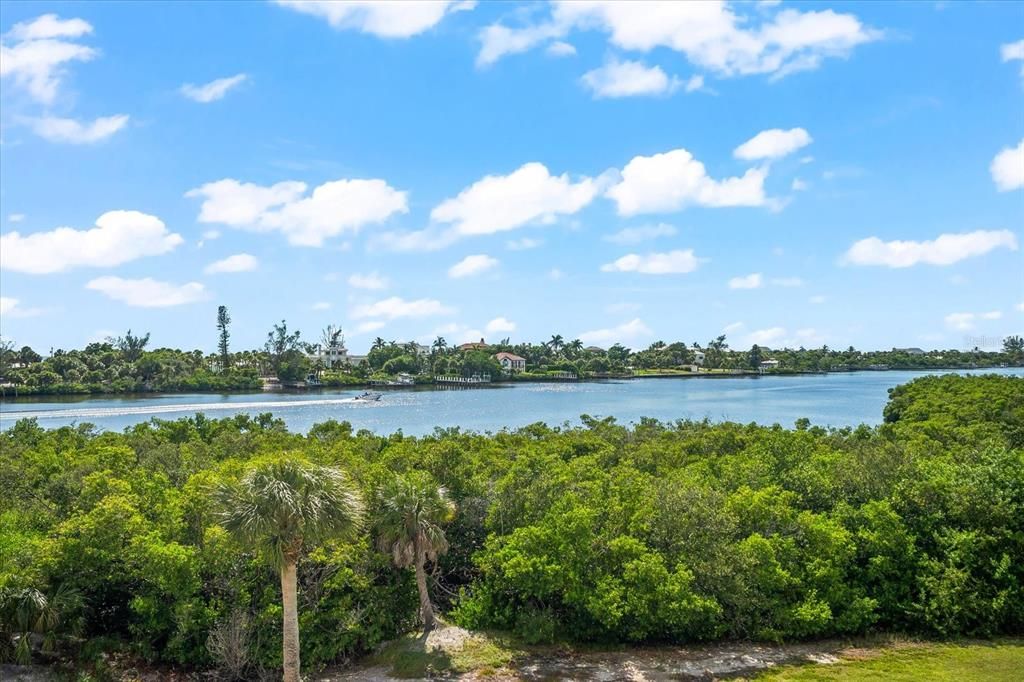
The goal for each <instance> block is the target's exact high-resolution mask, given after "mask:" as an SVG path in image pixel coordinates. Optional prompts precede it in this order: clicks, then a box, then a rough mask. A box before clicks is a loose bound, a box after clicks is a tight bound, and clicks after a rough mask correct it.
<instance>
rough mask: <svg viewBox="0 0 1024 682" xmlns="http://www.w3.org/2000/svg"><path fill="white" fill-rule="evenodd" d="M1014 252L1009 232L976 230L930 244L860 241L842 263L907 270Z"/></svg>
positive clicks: (940, 237) (944, 237)
mask: <svg viewBox="0 0 1024 682" xmlns="http://www.w3.org/2000/svg"><path fill="white" fill-rule="evenodd" d="M998 248H1008V249H1010V250H1011V251H1016V250H1017V237H1015V236H1014V234H1013V233H1012V232H1010V231H1009V230H977V231H975V232H964V233H960V234H942V235H939V236H938V237H937V238H935V239H933V240H929V241H921V242H915V241H891V242H883V241H882V240H881V239H879V238H878V237H868V238H867V239H861V240H860V241H858V242H856V243H854V245H853V246H851V247H850V249H849V251H847V252H846V255H845V256H844V257H843V262H845V263H851V264H853V265H885V266H888V267H890V268H908V267H911V266H914V265H917V264H919V263H926V264H928V265H951V264H953V263H956V262H959V261H962V260H964V259H965V258H972V257H974V256H980V255H982V254H986V253H988V252H989V251H992V250H993V249H998Z"/></svg>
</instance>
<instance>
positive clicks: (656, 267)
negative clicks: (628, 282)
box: [601, 249, 703, 275]
mask: <svg viewBox="0 0 1024 682" xmlns="http://www.w3.org/2000/svg"><path fill="white" fill-rule="evenodd" d="M702 260H703V259H701V258H697V257H696V256H695V255H693V249H685V250H683V249H677V250H674V251H669V252H667V253H648V254H644V255H639V254H635V253H630V254H627V255H625V256H623V257H621V258H618V259H616V260H615V261H613V262H611V263H605V264H604V265H602V266H601V270H602V271H603V272H638V273H641V274H644V275H674V274H683V273H687V272H693V271H694V270H696V269H697V268H698V267H699V266H700V264H701V262H702Z"/></svg>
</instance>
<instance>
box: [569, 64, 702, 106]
mask: <svg viewBox="0 0 1024 682" xmlns="http://www.w3.org/2000/svg"><path fill="white" fill-rule="evenodd" d="M580 80H581V82H582V83H583V85H584V86H586V88H587V89H588V90H590V91H591V92H592V93H593V95H594V97H597V98H617V97H635V96H638V95H667V94H670V93H672V92H674V91H675V90H677V89H678V88H679V87H680V86H681V85H682V82H681V81H680V80H679V79H678V78H676V77H675V76H672V77H669V76H668V75H667V74H666V73H665V72H664V71H663V70H662V68H661V67H660V66H647V65H646V64H644V63H643V62H638V61H629V60H625V61H620V60H618V59H616V58H614V57H613V58H610V59H609V60H608V61H606V62H605V63H604V65H603V66H601V67H599V68H596V69H594V70H592V71H588V72H586V73H585V74H583V78H581V79H580Z"/></svg>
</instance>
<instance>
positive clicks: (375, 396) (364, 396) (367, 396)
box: [356, 391, 381, 402]
mask: <svg viewBox="0 0 1024 682" xmlns="http://www.w3.org/2000/svg"><path fill="white" fill-rule="evenodd" d="M380 396H381V394H380V393H374V392H373V391H365V392H363V393H360V394H359V395H357V396H356V400H364V401H367V402H374V401H377V400H380Z"/></svg>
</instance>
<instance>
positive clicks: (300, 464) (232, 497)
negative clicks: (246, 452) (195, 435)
mask: <svg viewBox="0 0 1024 682" xmlns="http://www.w3.org/2000/svg"><path fill="white" fill-rule="evenodd" d="M219 492H220V495H219V497H220V503H221V507H222V512H221V524H222V525H223V526H224V527H225V528H226V529H227V530H228V531H229V532H231V533H232V534H233V535H234V536H235V537H237V538H238V539H239V540H240V541H241V542H242V543H243V544H245V545H247V546H249V547H252V548H254V549H256V550H257V551H259V552H260V553H261V554H263V556H264V557H265V558H266V559H267V561H269V562H270V564H271V565H272V566H273V567H274V568H275V569H277V570H278V572H279V573H280V574H281V601H282V605H283V607H284V622H283V630H284V632H283V637H282V644H283V652H284V657H283V661H284V681H285V682H299V618H298V602H297V599H296V568H297V564H298V561H299V556H300V555H301V553H302V550H303V547H305V546H309V545H313V544H316V543H317V542H320V541H323V540H326V539H329V538H334V537H345V536H351V535H352V534H353V533H355V531H356V530H358V529H359V528H360V527H361V526H362V520H363V501H362V498H361V496H360V494H359V491H358V490H357V489H356V488H355V487H354V486H353V485H352V484H351V483H350V482H349V479H348V477H347V476H345V474H344V473H343V472H342V471H340V470H339V469H334V468H331V467H325V466H319V465H316V464H311V463H309V462H306V461H303V460H301V459H296V458H294V457H290V458H287V459H285V458H283V457H277V458H272V459H267V460H263V461H262V462H259V463H257V465H256V466H255V467H254V468H252V469H251V470H250V471H249V472H248V473H247V474H246V475H245V476H244V477H243V478H242V480H241V482H240V483H239V484H238V485H234V486H225V487H223V488H221V490H220V491H219Z"/></svg>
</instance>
